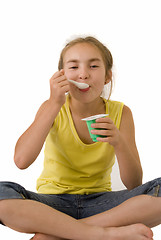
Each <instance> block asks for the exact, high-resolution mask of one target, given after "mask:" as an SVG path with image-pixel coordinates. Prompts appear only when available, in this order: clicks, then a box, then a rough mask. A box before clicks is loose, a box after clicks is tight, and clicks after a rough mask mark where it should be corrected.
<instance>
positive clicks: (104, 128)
mask: <svg viewBox="0 0 161 240" xmlns="http://www.w3.org/2000/svg"><path fill="white" fill-rule="evenodd" d="M91 127H92V128H100V129H99V130H95V129H92V130H91V133H92V134H98V135H102V136H106V137H98V138H97V140H98V141H99V142H108V143H109V144H111V145H112V146H113V147H116V146H117V145H118V144H119V142H120V140H121V136H120V131H119V129H118V128H117V127H116V126H115V124H114V123H113V121H112V120H111V119H110V118H109V117H105V118H99V119H97V120H96V123H93V124H91Z"/></svg>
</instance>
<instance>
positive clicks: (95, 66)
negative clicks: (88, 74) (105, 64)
mask: <svg viewBox="0 0 161 240" xmlns="http://www.w3.org/2000/svg"><path fill="white" fill-rule="evenodd" d="M90 67H91V68H97V67H99V66H98V65H91V66H90Z"/></svg>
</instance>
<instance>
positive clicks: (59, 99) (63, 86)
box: [50, 69, 69, 107]
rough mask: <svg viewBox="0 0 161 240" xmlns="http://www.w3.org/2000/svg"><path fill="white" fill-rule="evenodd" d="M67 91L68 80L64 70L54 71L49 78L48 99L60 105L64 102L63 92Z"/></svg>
mask: <svg viewBox="0 0 161 240" xmlns="http://www.w3.org/2000/svg"><path fill="white" fill-rule="evenodd" d="M68 91H69V82H68V80H67V78H66V76H65V75H64V70H63V69H62V70H60V71H58V72H56V73H55V74H54V75H53V76H52V77H51V79H50V100H51V101H52V102H54V103H56V104H58V105H60V107H61V106H62V105H63V104H64V103H65V99H66V98H65V93H67V92H68Z"/></svg>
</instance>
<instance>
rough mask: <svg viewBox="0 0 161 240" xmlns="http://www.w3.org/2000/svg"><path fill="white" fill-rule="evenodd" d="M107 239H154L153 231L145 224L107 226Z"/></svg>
mask: <svg viewBox="0 0 161 240" xmlns="http://www.w3.org/2000/svg"><path fill="white" fill-rule="evenodd" d="M106 234H107V235H106V236H105V239H109V240H152V239H153V232H152V230H151V229H150V228H148V227H146V226H145V225H143V224H133V225H129V226H125V227H109V228H106Z"/></svg>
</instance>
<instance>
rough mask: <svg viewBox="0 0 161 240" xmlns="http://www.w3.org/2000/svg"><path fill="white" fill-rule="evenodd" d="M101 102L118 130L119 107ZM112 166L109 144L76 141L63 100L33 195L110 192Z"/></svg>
mask: <svg viewBox="0 0 161 240" xmlns="http://www.w3.org/2000/svg"><path fill="white" fill-rule="evenodd" d="M104 101H105V103H106V113H107V114H109V117H110V118H111V119H112V120H113V122H114V124H115V125H116V127H117V128H119V126H120V121H121V115H122V109H123V103H120V102H116V101H111V100H108V101H106V100H104ZM114 162H115V153H114V148H113V147H112V146H111V145H110V144H109V143H101V142H95V143H93V144H84V143H83V142H82V141H81V140H80V138H79V136H78V134H77V132H76V129H75V127H74V123H73V120H72V116H71V113H70V109H69V97H67V100H66V103H65V104H64V105H63V106H62V108H61V110H60V112H59V114H58V115H57V117H56V119H55V121H54V124H53V127H52V128H51V130H50V132H49V134H48V136H47V139H46V143H45V150H44V169H43V171H42V173H41V175H40V177H39V178H38V180H37V191H38V193H44V194H91V193H96V192H105V191H111V171H112V166H113V164H114Z"/></svg>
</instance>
